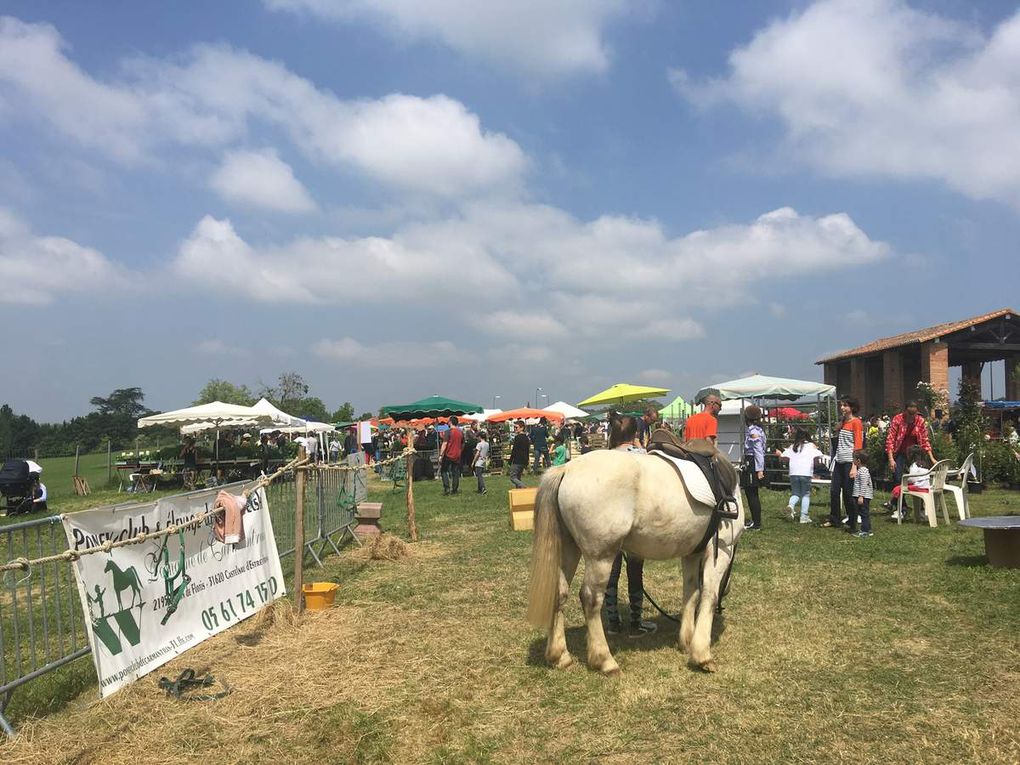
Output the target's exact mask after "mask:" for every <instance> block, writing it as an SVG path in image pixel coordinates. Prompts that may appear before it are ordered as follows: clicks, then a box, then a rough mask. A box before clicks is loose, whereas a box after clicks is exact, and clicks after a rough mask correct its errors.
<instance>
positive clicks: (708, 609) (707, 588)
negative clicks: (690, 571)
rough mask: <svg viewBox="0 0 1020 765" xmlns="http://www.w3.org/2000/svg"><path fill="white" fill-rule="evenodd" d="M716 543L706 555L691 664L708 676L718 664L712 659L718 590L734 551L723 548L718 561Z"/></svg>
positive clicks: (710, 546) (692, 642)
mask: <svg viewBox="0 0 1020 765" xmlns="http://www.w3.org/2000/svg"><path fill="white" fill-rule="evenodd" d="M713 547H714V543H713V544H711V545H709V546H708V549H706V550H705V552H704V558H703V560H704V563H703V566H704V568H703V571H704V576H703V577H702V580H701V604H700V606H699V607H698V620H697V623H696V624H695V626H694V637H693V639H692V640H691V651H690V664H691V666H693V667H697V668H698V669H702V670H704V671H705V672H715V670H716V666H715V661H714V660H713V659H712V622H713V621H714V620H715V607H716V604H717V603H718V602H719V588H720V586H721V585H722V579H723V575H724V573H725V572H726V569H727V568H728V567H729V565H730V560H731V558H732V557H733V554H732V548H731V547H722V548H720V550H719V557H718V559H716V557H715V555H714V553H713Z"/></svg>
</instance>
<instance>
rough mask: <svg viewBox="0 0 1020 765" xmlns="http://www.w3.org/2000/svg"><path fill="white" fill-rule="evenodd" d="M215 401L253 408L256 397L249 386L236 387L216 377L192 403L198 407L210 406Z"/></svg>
mask: <svg viewBox="0 0 1020 765" xmlns="http://www.w3.org/2000/svg"><path fill="white" fill-rule="evenodd" d="M213 401H222V402H223V403H225V404H240V405H241V406H251V405H252V404H254V403H255V396H254V395H253V394H252V392H251V391H250V390H249V389H248V386H247V385H234V384H233V383H231V382H227V381H226V380H221V379H219V378H217V377H214V378H213V379H212V380H210V381H209V382H207V383H206V384H205V387H204V388H202V390H201V391H200V392H199V394H198V399H197V400H196V401H193V402H192V403H193V404H194V405H195V406H198V405H199V404H210V403H212V402H213Z"/></svg>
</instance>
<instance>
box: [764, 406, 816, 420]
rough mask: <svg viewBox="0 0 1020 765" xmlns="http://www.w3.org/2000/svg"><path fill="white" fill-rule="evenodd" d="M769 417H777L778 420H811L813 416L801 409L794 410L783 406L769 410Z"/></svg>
mask: <svg viewBox="0 0 1020 765" xmlns="http://www.w3.org/2000/svg"><path fill="white" fill-rule="evenodd" d="M769 415H770V416H771V417H775V418H776V419H777V420H810V419H811V415H810V414H808V413H807V412H802V411H800V409H794V408H793V407H792V406H781V407H778V408H776V409H771V410H769Z"/></svg>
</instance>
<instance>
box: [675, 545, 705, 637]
mask: <svg viewBox="0 0 1020 765" xmlns="http://www.w3.org/2000/svg"><path fill="white" fill-rule="evenodd" d="M701 560H702V558H701V554H700V553H694V554H693V555H685V556H684V557H683V563H682V570H683V580H684V596H683V604H682V609H681V616H680V650H682V651H684V652H685V653H686V652H687V651H689V650H690V648H691V639H692V638H693V637H694V625H695V618H696V615H697V609H698V595H699V594H700V590H699V588H698V580H699V579H700V578H701Z"/></svg>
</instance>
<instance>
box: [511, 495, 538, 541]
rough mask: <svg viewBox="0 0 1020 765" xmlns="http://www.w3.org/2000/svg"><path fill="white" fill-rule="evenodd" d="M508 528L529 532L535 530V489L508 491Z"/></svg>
mask: <svg viewBox="0 0 1020 765" xmlns="http://www.w3.org/2000/svg"><path fill="white" fill-rule="evenodd" d="M509 494H510V528H511V530H513V531H530V530H532V529H534V528H535V496H536V495H537V494H538V489H537V488H532V489H510V492H509Z"/></svg>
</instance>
